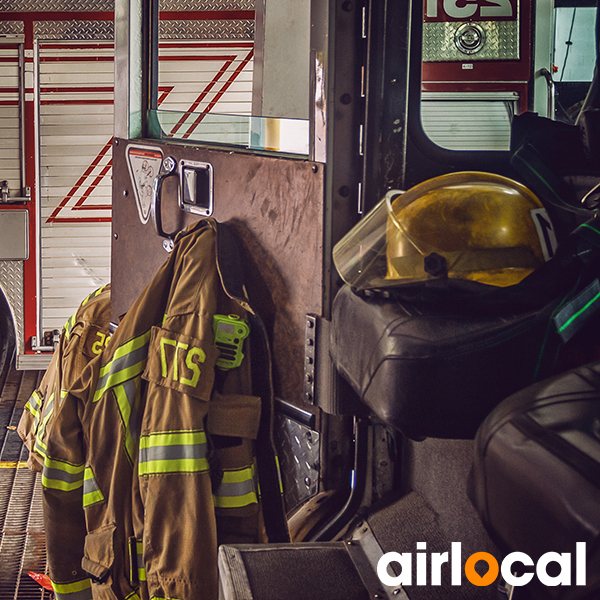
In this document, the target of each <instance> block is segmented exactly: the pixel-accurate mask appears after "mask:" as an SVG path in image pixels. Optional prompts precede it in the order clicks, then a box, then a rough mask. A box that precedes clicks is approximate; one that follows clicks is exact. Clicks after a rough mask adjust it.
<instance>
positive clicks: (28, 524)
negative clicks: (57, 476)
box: [0, 368, 53, 600]
mask: <svg viewBox="0 0 600 600" xmlns="http://www.w3.org/2000/svg"><path fill="white" fill-rule="evenodd" d="M42 375H43V372H42V371H16V370H15V369H13V368H10V369H8V370H7V371H5V373H3V374H2V375H0V600H50V599H51V598H52V597H53V594H51V593H50V592H47V591H45V590H43V589H42V588H41V587H40V586H39V585H38V584H37V583H36V582H34V581H33V580H32V579H31V578H30V577H29V576H28V575H27V573H28V572H29V571H34V572H36V573H46V569H47V565H46V542H45V536H44V519H43V509H42V488H41V479H40V475H39V474H36V473H33V472H32V471H30V470H29V469H28V468H27V466H26V461H27V456H28V451H27V449H26V448H25V446H23V443H22V442H21V439H20V438H19V435H18V434H17V431H16V427H17V425H18V423H19V419H20V418H21V414H22V412H23V407H24V406H25V403H26V402H27V400H28V398H29V396H30V395H31V393H32V392H33V390H34V389H35V388H36V387H37V385H38V383H39V381H40V380H41V378H42Z"/></svg>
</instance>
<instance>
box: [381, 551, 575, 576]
mask: <svg viewBox="0 0 600 600" xmlns="http://www.w3.org/2000/svg"><path fill="white" fill-rule="evenodd" d="M426 549H427V545H426V542H417V550H426ZM428 557H429V560H428ZM479 561H484V562H486V563H487V565H488V570H487V572H486V573H485V574H484V575H479V573H477V571H476V570H475V565H476V564H477V563H478V562H479ZM392 563H395V564H396V565H399V568H400V574H399V575H397V576H392V575H390V572H389V571H388V567H389V565H390V564H392ZM551 563H557V564H558V568H559V569H560V572H559V573H558V574H556V575H549V574H548V566H549V565H550V564H551ZM518 564H521V565H524V566H525V568H526V571H527V572H525V573H522V574H521V575H516V574H515V570H516V569H515V565H518ZM573 566H574V568H573ZM531 567H533V568H531ZM442 568H445V569H448V568H449V569H450V576H451V583H452V585H462V584H463V574H464V575H465V577H466V578H467V579H468V581H470V582H471V583H472V584H473V585H477V586H487V585H491V584H492V583H494V581H496V578H497V577H498V574H499V573H501V574H502V577H503V578H504V581H506V583H508V584H509V585H512V586H522V585H527V584H528V583H529V582H530V581H531V580H532V579H533V578H534V576H537V578H538V579H539V580H540V582H541V583H543V584H544V585H546V586H557V585H573V571H574V584H575V585H582V586H583V585H585V584H586V570H585V542H577V544H576V546H575V564H574V565H573V560H572V556H571V553H570V552H562V553H559V552H546V553H545V554H542V556H540V558H539V560H538V561H537V563H534V562H533V560H532V559H531V557H530V556H529V555H527V554H525V553H524V552H511V553H510V554H508V555H507V556H506V557H504V559H503V560H502V563H501V564H500V565H499V564H498V561H497V560H496V558H494V556H492V555H491V554H489V553H488V552H476V553H475V554H471V556H469V558H467V560H466V562H465V566H464V570H463V567H462V549H461V544H460V542H452V544H451V548H450V552H449V553H448V552H432V553H431V554H429V553H425V552H417V553H416V569H415V571H416V577H415V584H416V585H442ZM556 570H557V568H556V567H554V568H553V569H551V571H552V572H553V573H556ZM377 575H378V576H379V579H380V580H381V583H383V584H384V585H387V586H390V587H393V586H399V585H402V586H407V585H413V555H412V553H411V552H403V553H402V554H400V553H399V552H387V553H386V554H384V555H383V556H382V557H381V558H380V559H379V562H378V563H377Z"/></svg>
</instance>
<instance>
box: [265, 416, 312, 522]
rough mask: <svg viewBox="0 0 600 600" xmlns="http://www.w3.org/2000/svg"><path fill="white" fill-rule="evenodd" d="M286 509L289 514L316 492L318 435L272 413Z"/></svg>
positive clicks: (287, 418) (304, 426)
mask: <svg viewBox="0 0 600 600" xmlns="http://www.w3.org/2000/svg"><path fill="white" fill-rule="evenodd" d="M274 434H275V447H276V449H277V455H278V456H279V464H280V467H281V476H282V479H283V494H284V500H285V508H286V511H287V512H288V513H289V512H290V511H292V510H293V509H294V508H295V507H296V506H299V505H300V504H302V503H304V502H306V500H308V499H309V498H311V497H312V496H314V495H315V494H316V493H317V492H318V491H319V470H320V469H319V457H320V443H319V434H318V433H317V432H316V431H314V430H312V429H311V428H310V427H307V426H306V425H302V424H301V423H298V422H297V421H294V420H293V419H290V418H289V417H286V416H284V415H282V414H279V413H276V414H275V427H274Z"/></svg>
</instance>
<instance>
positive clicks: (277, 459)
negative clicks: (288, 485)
mask: <svg viewBox="0 0 600 600" xmlns="http://www.w3.org/2000/svg"><path fill="white" fill-rule="evenodd" d="M275 464H276V465H277V479H279V493H280V494H283V480H282V478H281V467H280V466H279V456H277V454H276V455H275Z"/></svg>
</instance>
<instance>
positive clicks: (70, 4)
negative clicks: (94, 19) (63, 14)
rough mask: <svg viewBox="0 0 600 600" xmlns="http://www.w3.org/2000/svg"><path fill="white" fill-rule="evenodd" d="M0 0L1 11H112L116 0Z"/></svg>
mask: <svg viewBox="0 0 600 600" xmlns="http://www.w3.org/2000/svg"><path fill="white" fill-rule="evenodd" d="M82 4H83V3H82V2H81V0H0V11H18V12H39V11H65V10H66V11H73V10H76V11H78V12H81V11H85V12H88V11H93V10H103V11H112V10H114V8H115V2H114V0H86V1H85V5H84V6H82Z"/></svg>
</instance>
